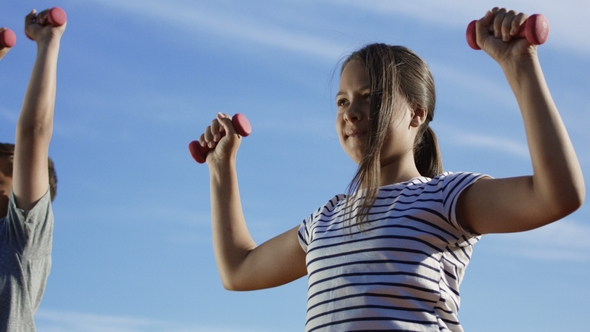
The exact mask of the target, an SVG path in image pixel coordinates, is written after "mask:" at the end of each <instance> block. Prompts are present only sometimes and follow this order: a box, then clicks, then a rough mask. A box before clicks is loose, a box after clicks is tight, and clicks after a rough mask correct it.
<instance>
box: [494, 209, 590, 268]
mask: <svg viewBox="0 0 590 332" xmlns="http://www.w3.org/2000/svg"><path fill="white" fill-rule="evenodd" d="M490 236H494V237H498V240H500V241H501V242H509V243H510V245H509V246H502V247H509V248H510V254H516V255H519V256H524V257H528V258H534V259H540V260H552V261H584V262H588V261H590V241H588V239H589V238H590V226H589V225H587V224H584V223H581V222H578V221H575V220H572V219H564V220H560V221H557V222H554V223H552V224H550V225H547V226H544V227H541V228H539V229H536V230H533V231H529V232H523V233H516V234H502V235H490Z"/></svg>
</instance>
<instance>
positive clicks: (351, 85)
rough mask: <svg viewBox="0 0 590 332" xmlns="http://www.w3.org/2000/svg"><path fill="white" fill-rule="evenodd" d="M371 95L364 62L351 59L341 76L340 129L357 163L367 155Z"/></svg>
mask: <svg viewBox="0 0 590 332" xmlns="http://www.w3.org/2000/svg"><path fill="white" fill-rule="evenodd" d="M370 96H371V82H370V81H369V76H368V75H367V73H366V70H365V66H364V64H363V63H362V62H360V61H356V60H354V61H350V62H349V63H348V64H347V65H346V67H344V70H343V71H342V74H341V75H340V85H339V87H338V93H337V94H336V107H337V109H338V113H337V115H336V131H337V133H338V138H339V139H340V144H341V145H342V148H343V149H344V151H345V152H346V154H348V156H349V157H350V158H351V159H352V160H353V161H354V162H355V163H357V164H358V163H359V162H360V160H361V158H362V157H363V154H364V152H365V144H366V142H367V129H368V126H369V121H368V120H369V107H370V105H371V99H370Z"/></svg>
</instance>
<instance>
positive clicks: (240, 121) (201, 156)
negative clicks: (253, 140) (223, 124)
mask: <svg viewBox="0 0 590 332" xmlns="http://www.w3.org/2000/svg"><path fill="white" fill-rule="evenodd" d="M231 122H232V124H233V126H234V128H235V129H236V132H237V133H238V134H240V135H241V136H244V137H246V136H248V135H250V133H252V126H250V121H248V119H247V118H246V117H245V116H244V115H243V114H240V113H236V114H235V115H234V116H233V117H232V118H231ZM211 150H212V149H210V148H209V147H202V146H201V144H200V143H199V141H192V142H190V144H189V145H188V151H189V152H190V154H191V156H192V157H193V159H194V160H195V161H196V162H198V163H199V164H202V163H204V162H205V161H206V160H207V154H208V153H209V151H211Z"/></svg>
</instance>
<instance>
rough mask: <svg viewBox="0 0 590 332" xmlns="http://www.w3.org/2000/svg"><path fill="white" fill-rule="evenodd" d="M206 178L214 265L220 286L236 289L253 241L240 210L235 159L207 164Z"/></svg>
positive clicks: (244, 270) (244, 269) (252, 247)
mask: <svg viewBox="0 0 590 332" xmlns="http://www.w3.org/2000/svg"><path fill="white" fill-rule="evenodd" d="M210 179H211V216H212V223H213V225H212V229H213V247H214V251H215V258H216V261H217V267H218V269H219V274H220V277H221V280H222V282H223V284H224V286H225V287H226V288H228V289H236V288H239V287H237V286H236V284H239V283H241V282H240V281H239V280H240V279H242V278H243V277H242V276H243V275H247V268H246V267H245V266H246V264H244V263H245V261H246V259H247V256H248V254H249V253H250V252H251V250H253V249H254V248H255V247H256V243H255V242H254V240H253V239H252V237H251V236H250V233H249V232H248V228H247V226H246V222H245V219H244V214H243V212H242V205H241V202H240V194H239V187H238V178H237V172H236V169H235V163H233V162H229V161H228V162H227V163H226V164H225V165H223V166H219V165H217V167H212V168H210Z"/></svg>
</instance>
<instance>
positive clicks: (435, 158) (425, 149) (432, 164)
mask: <svg viewBox="0 0 590 332" xmlns="http://www.w3.org/2000/svg"><path fill="white" fill-rule="evenodd" d="M414 162H415V163H416V168H417V169H418V172H420V175H422V176H425V177H428V178H433V177H435V176H437V175H439V174H441V173H442V172H443V165H442V160H441V154H440V149H439V147H438V140H437V138H436V134H435V133H434V130H432V128H430V126H429V125H428V123H426V124H424V125H423V129H422V130H421V132H420V133H419V135H418V136H416V144H415V148H414Z"/></svg>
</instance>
